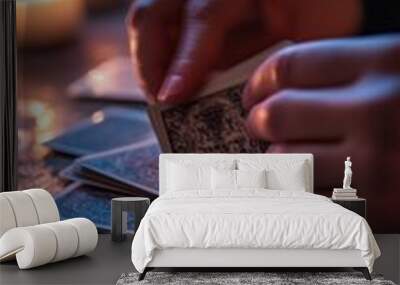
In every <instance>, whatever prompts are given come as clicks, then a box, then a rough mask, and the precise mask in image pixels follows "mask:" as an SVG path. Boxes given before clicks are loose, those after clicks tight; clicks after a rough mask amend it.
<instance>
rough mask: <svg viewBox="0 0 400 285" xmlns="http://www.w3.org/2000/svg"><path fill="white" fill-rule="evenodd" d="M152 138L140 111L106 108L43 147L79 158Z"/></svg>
mask: <svg viewBox="0 0 400 285" xmlns="http://www.w3.org/2000/svg"><path fill="white" fill-rule="evenodd" d="M152 137H153V138H154V137H155V135H154V132H153V130H152V127H151V124H150V122H149V119H148V116H147V114H146V112H145V111H144V110H143V109H142V108H135V109H133V108H132V109H128V108H107V109H104V110H100V111H97V112H95V113H94V114H93V115H92V116H91V118H89V119H87V120H84V121H83V122H80V123H78V124H77V125H76V126H74V127H72V128H71V129H69V130H67V131H66V132H64V133H63V134H61V135H59V136H57V137H55V138H53V139H51V140H49V141H47V142H45V143H44V144H45V145H46V146H48V147H49V148H51V149H53V150H55V151H57V152H60V153H64V154H69V155H74V156H82V155H88V154H92V153H96V152H101V151H106V150H109V149H114V148H117V147H120V146H124V145H129V144H132V143H135V142H138V141H141V140H145V139H148V138H152Z"/></svg>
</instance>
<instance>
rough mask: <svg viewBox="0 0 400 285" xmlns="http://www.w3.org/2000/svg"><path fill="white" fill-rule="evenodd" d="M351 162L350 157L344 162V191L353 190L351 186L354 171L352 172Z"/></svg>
mask: <svg viewBox="0 0 400 285" xmlns="http://www.w3.org/2000/svg"><path fill="white" fill-rule="evenodd" d="M351 164H352V163H351V161H350V156H348V157H347V159H346V161H345V162H344V179H343V189H352V188H351V186H350V184H351V176H352V175H353V171H352V170H351Z"/></svg>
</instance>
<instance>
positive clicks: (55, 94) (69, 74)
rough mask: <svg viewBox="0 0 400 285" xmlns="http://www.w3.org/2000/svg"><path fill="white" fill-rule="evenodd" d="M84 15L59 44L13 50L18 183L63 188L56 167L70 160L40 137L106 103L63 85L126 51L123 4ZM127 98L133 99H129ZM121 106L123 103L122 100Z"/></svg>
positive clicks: (61, 128)
mask: <svg viewBox="0 0 400 285" xmlns="http://www.w3.org/2000/svg"><path fill="white" fill-rule="evenodd" d="M124 6H125V7H120V8H117V9H114V10H112V11H110V12H106V13H104V12H103V13H102V14H96V15H93V14H92V15H89V16H88V18H87V21H86V23H85V24H84V26H83V27H82V30H81V35H80V37H79V39H77V40H76V41H74V42H71V43H68V44H66V45H63V46H58V47H53V48H47V49H41V50H20V51H19V53H18V88H17V89H18V91H17V92H18V138H19V146H18V151H19V154H18V188H19V189H26V188H31V187H40V188H45V189H47V190H49V191H51V192H53V193H57V192H59V191H62V190H63V188H64V187H65V181H62V180H61V179H59V178H58V177H57V172H58V171H59V170H60V169H62V168H63V167H65V166H66V165H67V164H68V163H70V162H71V158H70V157H66V156H60V155H54V154H53V153H51V152H50V151H49V149H47V148H46V147H44V146H42V144H41V142H43V141H45V140H46V139H49V138H51V137H54V136H55V135H56V134H58V133H61V132H63V131H64V130H66V129H67V128H69V127H71V126H72V125H74V124H75V123H76V122H78V121H79V120H81V119H83V118H85V117H88V116H90V114H92V113H93V112H95V111H97V110H99V109H101V108H103V107H106V106H107V107H109V106H111V105H113V106H114V105H117V106H118V105H119V104H116V103H110V102H101V101H87V100H86V101H82V100H76V99H71V98H69V97H68V94H67V86H68V85H69V84H70V83H71V82H73V81H74V80H76V79H78V78H80V77H81V76H82V75H84V74H85V73H86V72H87V71H88V70H90V69H91V68H93V67H95V66H97V65H98V64H100V63H102V62H104V61H106V60H108V59H111V58H113V57H115V56H120V55H123V56H124V55H128V54H129V46H128V38H127V33H126V29H125V22H124V21H125V15H126V13H127V7H126V5H124ZM131 104H132V103H131ZM125 106H126V104H125Z"/></svg>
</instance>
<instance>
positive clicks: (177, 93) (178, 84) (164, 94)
mask: <svg viewBox="0 0 400 285" xmlns="http://www.w3.org/2000/svg"><path fill="white" fill-rule="evenodd" d="M183 91H184V90H183V78H182V76H180V75H169V76H168V77H167V79H166V80H165V81H164V83H163V84H162V86H161V89H160V92H159V94H158V95H157V100H158V101H159V102H161V103H170V102H172V101H175V99H176V98H180V97H182V93H183Z"/></svg>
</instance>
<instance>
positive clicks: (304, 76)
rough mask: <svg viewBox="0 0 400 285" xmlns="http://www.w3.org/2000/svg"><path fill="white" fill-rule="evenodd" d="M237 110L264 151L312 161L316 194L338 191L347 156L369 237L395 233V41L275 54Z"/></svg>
mask: <svg viewBox="0 0 400 285" xmlns="http://www.w3.org/2000/svg"><path fill="white" fill-rule="evenodd" d="M243 104H244V106H245V107H246V108H248V109H250V114H249V116H248V119H247V127H248V130H249V133H250V134H251V135H252V136H253V137H255V138H259V139H263V140H266V141H269V142H271V146H270V148H269V150H268V152H271V153H304V152H305V153H313V154H314V162H315V164H314V165H315V168H314V169H315V187H316V188H317V189H318V188H319V189H326V188H329V189H330V190H331V189H332V188H333V187H334V186H339V185H340V184H341V181H342V179H343V159H345V158H346V157H347V156H351V158H352V161H353V170H354V175H353V185H352V186H353V187H354V188H357V189H358V191H359V195H360V196H362V197H365V198H367V199H368V207H367V210H368V222H369V223H370V224H371V226H372V228H373V230H374V232H398V231H399V230H400V219H399V218H398V217H400V207H399V206H398V203H399V201H400V191H399V189H400V180H399V173H400V128H399V126H400V112H399V110H400V36H385V37H374V38H366V39H353V40H328V41H321V42H315V43H306V44H300V45H295V46H292V47H289V48H286V49H284V50H282V51H279V52H278V53H276V54H275V55H273V56H271V57H270V58H269V59H267V60H266V61H265V62H264V63H263V64H262V65H261V66H260V67H259V69H258V70H257V71H256V72H255V73H254V75H253V76H252V78H251V80H250V81H249V83H248V85H247V86H246V88H245V92H244V96H243Z"/></svg>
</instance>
